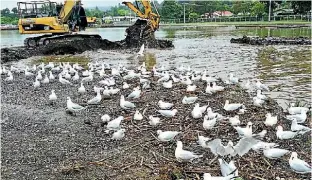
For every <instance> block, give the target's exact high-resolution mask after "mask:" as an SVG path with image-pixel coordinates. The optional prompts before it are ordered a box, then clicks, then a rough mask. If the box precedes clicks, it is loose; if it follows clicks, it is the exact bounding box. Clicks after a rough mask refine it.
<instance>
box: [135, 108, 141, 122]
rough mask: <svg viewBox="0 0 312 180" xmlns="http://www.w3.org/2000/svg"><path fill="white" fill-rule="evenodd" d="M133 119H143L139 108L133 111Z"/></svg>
mask: <svg viewBox="0 0 312 180" xmlns="http://www.w3.org/2000/svg"><path fill="white" fill-rule="evenodd" d="M133 119H134V120H138V121H141V120H142V119H143V115H142V114H141V113H140V111H139V110H136V111H135V113H134V116H133Z"/></svg>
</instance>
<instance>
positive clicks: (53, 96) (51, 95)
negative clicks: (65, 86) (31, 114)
mask: <svg viewBox="0 0 312 180" xmlns="http://www.w3.org/2000/svg"><path fill="white" fill-rule="evenodd" d="M56 99H57V96H56V94H55V90H54V89H52V90H51V94H50V96H49V101H50V102H51V103H53V102H54V101H56Z"/></svg>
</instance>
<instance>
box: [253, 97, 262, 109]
mask: <svg viewBox="0 0 312 180" xmlns="http://www.w3.org/2000/svg"><path fill="white" fill-rule="evenodd" d="M263 103H264V101H263V100H262V99H259V98H258V97H253V105H254V106H257V107H262V104H263Z"/></svg>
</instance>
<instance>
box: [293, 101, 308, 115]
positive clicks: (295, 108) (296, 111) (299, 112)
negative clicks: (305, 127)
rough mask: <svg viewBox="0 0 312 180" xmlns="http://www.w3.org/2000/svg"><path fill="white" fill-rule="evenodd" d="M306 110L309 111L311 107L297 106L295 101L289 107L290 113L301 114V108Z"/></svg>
mask: <svg viewBox="0 0 312 180" xmlns="http://www.w3.org/2000/svg"><path fill="white" fill-rule="evenodd" d="M303 109H304V110H306V112H308V111H309V108H306V107H295V103H291V104H290V107H289V108H288V113H289V114H301V110H303Z"/></svg>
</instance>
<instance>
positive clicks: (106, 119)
mask: <svg viewBox="0 0 312 180" xmlns="http://www.w3.org/2000/svg"><path fill="white" fill-rule="evenodd" d="M110 119H111V117H110V116H109V115H108V114H104V115H103V116H102V117H101V120H102V122H109V121H110Z"/></svg>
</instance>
